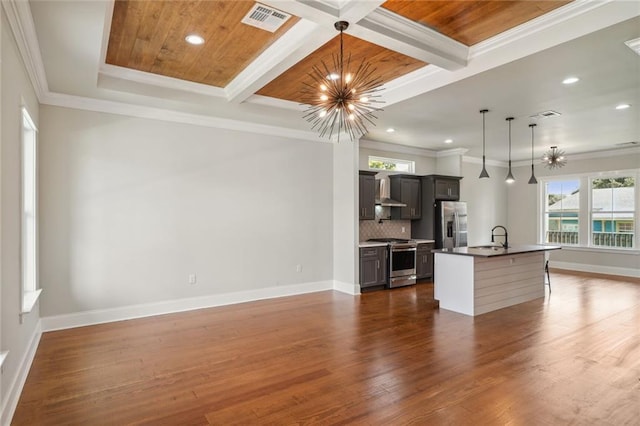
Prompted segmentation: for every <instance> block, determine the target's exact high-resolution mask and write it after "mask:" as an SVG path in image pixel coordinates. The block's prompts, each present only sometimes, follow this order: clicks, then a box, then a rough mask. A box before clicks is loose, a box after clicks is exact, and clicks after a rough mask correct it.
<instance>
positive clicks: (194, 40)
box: [184, 34, 204, 46]
mask: <svg viewBox="0 0 640 426" xmlns="http://www.w3.org/2000/svg"><path fill="white" fill-rule="evenodd" d="M184 39H185V41H186V42H187V43H189V44H193V45H196V46H198V45H200V44H204V38H202V37H201V36H199V35H198V34H189V35H188V36H186V37H185V38H184Z"/></svg>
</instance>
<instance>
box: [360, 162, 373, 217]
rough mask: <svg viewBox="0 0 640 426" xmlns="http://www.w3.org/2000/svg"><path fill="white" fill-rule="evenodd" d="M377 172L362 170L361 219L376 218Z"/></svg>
mask: <svg viewBox="0 0 640 426" xmlns="http://www.w3.org/2000/svg"><path fill="white" fill-rule="evenodd" d="M375 176H376V172H367V171H360V176H359V177H360V185H359V192H360V194H359V195H360V196H359V198H360V203H359V207H360V208H359V213H358V217H359V219H360V220H373V219H375V218H376V213H375V207H376V177H375Z"/></svg>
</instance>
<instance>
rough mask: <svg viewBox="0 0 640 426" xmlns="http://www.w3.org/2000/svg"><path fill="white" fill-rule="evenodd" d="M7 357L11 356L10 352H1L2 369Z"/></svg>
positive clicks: (0, 365)
mask: <svg viewBox="0 0 640 426" xmlns="http://www.w3.org/2000/svg"><path fill="white" fill-rule="evenodd" d="M7 355H9V351H4V352H0V368H2V366H3V365H4V360H5V359H7Z"/></svg>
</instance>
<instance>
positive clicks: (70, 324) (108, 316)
mask: <svg viewBox="0 0 640 426" xmlns="http://www.w3.org/2000/svg"><path fill="white" fill-rule="evenodd" d="M334 287H335V284H334V282H333V281H318V282H311V283H304V284H295V285H289V286H278V287H267V288H261V289H256V290H247V291H238V292H233V293H223V294H212V295H209V296H199V297H191V298H187V299H178V300H167V301H163V302H156V303H145V304H141V305H131V306H123V307H118V308H112V309H99V310H93V311H84V312H77V313H73V314H66V315H55V316H50V317H43V318H41V321H42V331H54V330H63V329H67V328H74V327H83V326H86V325H94V324H102V323H107V322H114V321H123V320H128V319H134V318H142V317H148V316H153V315H163V314H171V313H175V312H184V311H191V310H194V309H203V308H212V307H215V306H224V305H232V304H235V303H243V302H251V301H255V300H263V299H272V298H276V297H284V296H293V295H296V294H305V293H314V292H317V291H326V290H332V289H334ZM338 291H342V290H338ZM350 294H353V293H350Z"/></svg>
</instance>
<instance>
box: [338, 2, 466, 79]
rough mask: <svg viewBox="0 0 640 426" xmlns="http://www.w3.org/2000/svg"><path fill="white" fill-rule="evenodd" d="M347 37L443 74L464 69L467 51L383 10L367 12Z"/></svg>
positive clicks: (454, 42)
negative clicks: (446, 71)
mask: <svg viewBox="0 0 640 426" xmlns="http://www.w3.org/2000/svg"><path fill="white" fill-rule="evenodd" d="M349 33H350V34H352V35H354V36H356V37H358V38H361V39H364V40H367V41H369V42H371V43H375V44H377V45H379V46H382V47H386V48H387V49H390V50H394V51H396V52H399V53H402V54H404V55H407V56H410V57H412V58H415V59H419V60H421V61H424V62H427V63H429V64H433V65H437V66H438V67H441V68H444V69H446V70H450V71H453V70H458V69H461V68H464V67H465V66H466V65H467V57H468V55H469V47H467V46H466V45H464V44H462V43H460V42H457V41H455V40H453V39H452V38H449V37H447V36H444V35H442V34H440V33H438V32H436V31H434V30H432V29H430V28H428V27H426V26H424V25H421V24H418V23H416V22H414V21H411V20H409V19H407V18H404V17H402V16H400V15H398V14H396V13H394V12H391V11H389V10H386V9H384V8H378V9H376V10H374V11H373V12H371V13H370V14H369V15H368V16H366V17H365V18H364V19H362V20H361V21H359V22H358V24H357V25H355V26H354V27H353V29H352V30H350V31H349Z"/></svg>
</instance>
